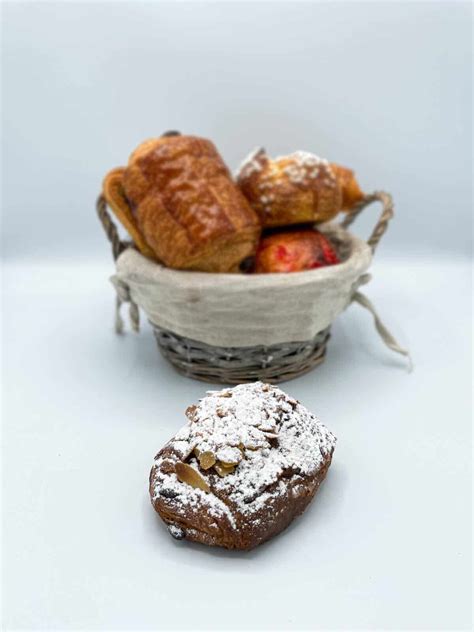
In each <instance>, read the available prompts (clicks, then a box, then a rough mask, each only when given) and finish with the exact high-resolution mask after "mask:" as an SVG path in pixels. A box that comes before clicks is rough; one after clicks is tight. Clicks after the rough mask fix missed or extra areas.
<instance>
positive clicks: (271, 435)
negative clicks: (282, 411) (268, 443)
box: [263, 432, 278, 439]
mask: <svg viewBox="0 0 474 632" xmlns="http://www.w3.org/2000/svg"><path fill="white" fill-rule="evenodd" d="M263 434H264V435H265V436H266V438H267V439H278V435H277V434H276V433H275V432H264V433H263Z"/></svg>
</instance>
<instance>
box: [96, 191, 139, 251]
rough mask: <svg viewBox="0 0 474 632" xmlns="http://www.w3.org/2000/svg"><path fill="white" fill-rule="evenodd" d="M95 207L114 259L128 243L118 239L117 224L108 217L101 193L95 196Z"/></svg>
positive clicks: (105, 203) (105, 202) (104, 200)
mask: <svg viewBox="0 0 474 632" xmlns="http://www.w3.org/2000/svg"><path fill="white" fill-rule="evenodd" d="M95 208H96V210H97V215H98V217H99V220H100V223H101V224H102V228H103V229H104V232H105V234H106V235H107V239H108V240H109V241H110V243H111V244H112V255H113V258H114V261H115V260H116V259H117V257H118V256H119V255H120V254H121V253H122V252H123V251H124V250H125V249H126V248H128V247H129V245H130V243H129V242H127V241H122V240H121V239H120V236H119V232H118V229H117V226H116V225H115V222H114V220H113V219H112V218H111V217H110V213H109V211H108V209H107V201H106V199H105V197H104V196H103V194H102V193H101V194H100V195H99V197H98V198H97V202H96V205H95Z"/></svg>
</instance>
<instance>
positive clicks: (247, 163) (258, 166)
mask: <svg viewBox="0 0 474 632" xmlns="http://www.w3.org/2000/svg"><path fill="white" fill-rule="evenodd" d="M264 156H265V150H264V149H263V148H262V147H256V148H255V149H253V150H252V151H251V152H250V153H249V154H248V156H246V157H245V158H244V159H243V160H242V162H241V163H240V165H239V166H238V168H237V170H236V172H235V177H236V178H237V179H238V178H242V177H245V178H247V177H248V176H250V175H251V174H252V173H256V172H257V171H261V170H262V160H261V158H263V157H264Z"/></svg>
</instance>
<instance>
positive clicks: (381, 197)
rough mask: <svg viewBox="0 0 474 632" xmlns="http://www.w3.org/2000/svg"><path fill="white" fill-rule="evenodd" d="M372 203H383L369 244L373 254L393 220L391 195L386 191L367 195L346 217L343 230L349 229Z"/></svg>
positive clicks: (342, 223)
mask: <svg viewBox="0 0 474 632" xmlns="http://www.w3.org/2000/svg"><path fill="white" fill-rule="evenodd" d="M372 202H381V203H382V213H381V215H380V217H379V220H378V222H377V223H376V224H375V228H374V230H373V231H372V234H371V235H370V237H369V239H368V240H367V243H368V244H369V246H370V248H371V249H372V252H375V249H376V247H377V245H378V243H379V241H380V239H381V237H382V235H383V234H384V233H385V231H386V230H387V227H388V223H389V221H390V220H391V219H392V217H393V215H394V213H393V200H392V196H391V195H390V193H386V192H385V191H374V193H370V194H369V195H366V196H365V197H364V199H363V200H362V201H361V202H359V203H358V204H356V205H355V206H354V207H353V208H352V209H351V210H350V211H349V212H348V213H347V215H346V217H345V218H344V219H343V220H342V222H341V226H342V227H343V228H348V227H349V226H350V225H351V224H352V222H353V221H354V220H355V218H356V217H357V216H358V215H359V214H360V213H361V212H362V211H363V210H364V209H365V207H366V206H368V205H369V204H372Z"/></svg>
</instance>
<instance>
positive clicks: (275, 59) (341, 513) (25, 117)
mask: <svg viewBox="0 0 474 632" xmlns="http://www.w3.org/2000/svg"><path fill="white" fill-rule="evenodd" d="M2 12H3V42H2V48H3V51H2V52H3V56H2V71H3V72H2V75H3V77H2V78H3V94H2V107H3V143H2V151H3V161H2V167H3V169H2V173H3V189H2V202H3V208H2V212H3V226H2V240H3V255H4V257H5V262H4V266H3V267H4V274H3V279H2V280H3V288H2V299H3V301H2V314H1V316H2V343H3V346H2V367H4V371H3V373H2V377H1V380H2V384H1V385H2V396H3V400H2V472H3V481H2V482H3V485H2V544H3V546H2V557H3V559H2V563H3V567H4V574H3V585H2V593H3V612H2V617H3V628H2V629H5V630H18V629H22V630H48V631H49V630H119V629H121V630H136V629H148V630H153V629H160V630H171V629H173V630H180V629H181V630H182V629H188V630H189V629H191V630H192V629H208V630H216V631H218V632H222V631H223V630H235V629H240V630H252V629H258V630H272V631H273V630H283V629H286V630H314V629H345V630H355V629H364V630H370V629H371V630H382V629H393V630H396V629H403V630H412V629H424V630H435V629H442V630H454V629H456V630H461V629H462V630H464V629H465V630H468V629H472V620H471V606H472V601H471V581H470V580H471V577H472V573H471V570H472V568H471V565H470V561H471V549H472V517H471V506H472V469H471V461H472V454H471V445H472V420H471V417H470V412H471V410H472V393H471V391H472V379H471V378H472V371H471V365H472V362H471V357H470V344H469V343H470V328H471V326H472V315H471V311H470V307H471V306H470V288H471V286H470V282H471V268H470V261H469V254H470V250H471V221H472V220H471V213H472V208H471V185H470V176H471V167H472V164H471V147H470V142H471V131H472V130H471V111H472V101H471V93H470V83H471V77H470V70H471V47H470V40H471V8H470V5H469V3H460V2H420V3H409V2H390V3H386V2H364V3H362V2H350V3H344V2H331V3H311V2H305V3H298V2H294V1H291V2H265V3H257V2H253V3H247V2H245V3H244V2H241V3H232V2H230V3H228V2H219V3H202V2H193V3H181V2H180V3H178V2H176V3H171V4H170V3H166V2H104V3H99V2H87V3H75V2H61V3H52V2H48V3H45V2H32V3H27V4H26V3H19V2H11V3H3V5H2ZM173 128H174V129H179V130H181V131H183V132H186V133H193V134H200V135H203V136H208V137H210V138H211V139H212V140H214V142H215V143H216V145H217V147H218V148H219V149H220V150H221V152H222V154H223V156H224V158H225V159H226V161H227V162H228V164H229V166H231V167H232V168H233V167H235V166H236V165H237V163H238V162H239V161H240V159H241V158H242V157H243V156H244V155H245V154H246V153H247V152H248V151H249V150H250V149H252V148H253V147H254V146H255V145H257V144H262V145H264V146H265V147H266V148H267V150H268V151H269V152H271V153H283V152H290V151H293V150H295V149H307V150H310V151H314V152H316V153H319V154H320V155H322V156H325V157H327V158H329V159H331V160H334V161H338V162H340V163H342V164H346V165H347V166H351V167H353V168H354V169H355V170H356V172H357V174H358V176H359V179H360V182H361V184H362V186H363V187H364V188H365V189H367V190H371V189H373V188H384V189H386V190H388V191H390V192H392V193H393V195H394V198H395V203H396V218H395V219H394V221H393V222H392V224H391V225H390V228H389V231H388V232H387V234H386V235H385V236H384V238H383V240H382V242H381V244H380V246H379V249H378V250H377V253H376V257H375V259H374V263H373V266H372V268H371V272H373V274H374V278H373V281H371V282H370V284H369V285H367V286H365V287H364V292H367V295H368V296H369V297H370V299H371V300H373V301H374V303H375V305H376V306H377V308H378V310H379V312H380V315H381V316H382V318H383V320H384V321H385V322H386V324H387V325H388V326H389V328H390V329H391V330H392V331H393V333H394V334H395V335H396V337H397V338H398V340H399V342H400V344H401V345H403V346H406V347H408V348H409V349H410V351H411V353H412V355H413V359H414V363H415V370H414V372H413V373H411V374H408V373H407V372H406V370H405V367H406V362H405V359H404V358H400V357H398V356H395V354H392V353H391V352H390V351H388V350H387V349H386V348H385V347H384V346H383V344H382V343H381V341H380V339H379V338H378V337H377V335H376V333H375V331H374V328H373V323H372V319H371V317H370V315H369V314H368V313H367V312H364V311H363V310H361V309H360V308H359V307H358V306H353V307H350V308H349V309H348V310H347V311H346V312H345V313H344V314H342V315H341V316H340V317H339V318H338V319H337V321H336V322H335V324H334V326H333V327H332V331H331V334H332V337H331V341H330V344H329V347H328V354H327V358H326V360H325V362H324V363H323V364H322V365H321V366H320V367H319V368H317V369H316V370H315V371H314V372H311V373H308V374H307V375H305V376H303V377H301V378H299V379H297V380H294V381H292V382H289V383H287V384H284V385H283V388H284V390H286V391H287V392H288V393H290V394H291V395H292V396H294V397H296V398H298V399H300V401H301V402H302V403H303V404H305V405H306V406H307V407H308V408H309V409H310V410H312V411H314V412H315V413H316V414H317V415H318V416H319V417H320V418H321V420H322V421H323V422H324V423H326V424H327V426H328V427H329V428H330V429H331V430H332V431H333V432H334V433H335V434H336V436H337V437H338V443H337V447H336V451H335V455H334V461H333V465H332V466H331V469H330V471H329V474H328V477H327V480H326V481H325V483H324V485H323V486H322V488H321V491H320V492H319V493H318V497H317V498H316V500H315V502H314V503H313V504H312V505H311V507H310V508H309V509H308V511H307V513H306V514H305V516H303V517H302V518H301V519H299V520H297V521H295V523H294V524H293V525H292V526H291V528H290V529H289V530H288V531H287V532H286V533H285V534H282V535H281V536H279V537H278V538H275V539H274V540H273V541H272V542H270V543H268V544H266V545H264V546H262V547H259V548H258V549H256V550H255V551H253V552H251V553H250V554H239V553H235V552H234V553H232V552H227V551H222V550H212V549H211V550H208V549H206V548H204V547H199V546H197V545H196V546H192V545H190V544H188V543H186V542H175V541H174V540H172V539H171V538H170V537H169V536H168V534H167V532H166V530H165V528H164V527H163V525H162V523H161V522H160V521H159V519H158V517H157V516H156V515H155V512H154V511H153V510H152V508H151V506H150V502H149V497H148V491H147V477H148V473H149V469H150V466H151V463H152V459H153V456H154V454H156V452H157V451H158V449H159V448H160V447H161V446H162V445H163V444H164V443H165V442H166V441H167V440H168V439H169V437H171V436H172V435H173V434H174V433H175V432H176V430H177V429H178V428H179V427H180V425H181V424H182V423H183V420H184V416H183V412H184V410H185V408H186V407H187V406H188V405H189V404H191V403H193V402H196V401H197V399H198V398H200V397H202V395H203V394H204V391H205V390H206V388H207V387H206V385H204V384H202V383H200V382H196V381H193V380H189V379H186V378H183V377H181V376H178V375H177V374H176V373H175V372H174V371H173V369H172V368H171V367H170V365H169V364H168V363H167V362H166V361H165V360H164V359H163V358H162V357H161V356H160V355H159V354H158V353H157V350H156V347H155V343H154V340H153V336H152V333H151V331H150V328H149V327H148V326H147V324H146V323H143V329H142V331H141V333H140V334H139V335H134V334H131V333H128V334H127V335H125V336H122V337H117V336H115V334H114V333H113V331H112V318H113V315H112V309H113V301H114V295H113V289H112V287H111V286H110V284H109V283H108V277H109V276H110V275H111V274H112V272H113V263H112V260H111V256H110V248H109V246H108V244H107V243H106V241H105V237H104V235H103V233H102V229H101V227H100V226H99V223H98V221H97V219H96V217H95V211H94V202H95V198H96V195H97V193H98V189H99V187H100V184H101V180H102V177H103V175H104V174H105V172H106V171H107V170H108V169H110V168H111V167H113V166H115V165H118V164H123V163H124V162H125V161H126V159H127V157H128V154H129V153H130V152H131V150H132V149H133V148H134V147H135V146H136V145H137V144H138V143H139V142H140V141H142V140H143V139H144V138H146V137H148V136H152V135H157V134H160V133H161V132H162V131H164V130H166V129H173ZM375 215H376V213H375V210H374V209H373V208H371V209H370V210H369V211H368V212H367V217H363V218H361V219H360V221H359V220H358V223H356V225H355V228H354V230H355V232H357V233H359V234H362V235H366V234H368V232H369V230H370V228H371V225H373V224H374V222H375ZM143 320H144V319H143ZM216 387H217V385H216ZM211 388H212V386H211Z"/></svg>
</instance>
